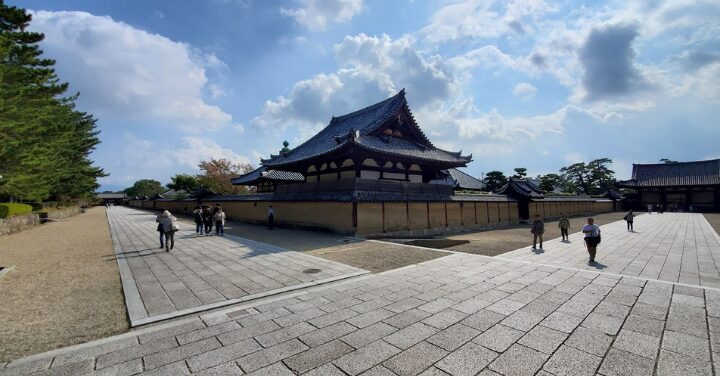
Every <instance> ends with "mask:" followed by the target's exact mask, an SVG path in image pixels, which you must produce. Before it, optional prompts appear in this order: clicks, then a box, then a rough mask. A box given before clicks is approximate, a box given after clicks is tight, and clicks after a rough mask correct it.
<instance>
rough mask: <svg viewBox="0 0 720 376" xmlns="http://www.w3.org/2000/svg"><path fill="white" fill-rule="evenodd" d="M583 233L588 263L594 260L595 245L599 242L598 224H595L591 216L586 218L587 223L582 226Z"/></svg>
mask: <svg viewBox="0 0 720 376" xmlns="http://www.w3.org/2000/svg"><path fill="white" fill-rule="evenodd" d="M582 232H583V234H585V245H586V246H587V250H588V253H589V254H590V263H593V262H595V253H596V252H597V246H598V244H600V226H598V225H596V224H595V220H594V219H593V218H588V219H587V224H586V225H585V226H583V229H582Z"/></svg>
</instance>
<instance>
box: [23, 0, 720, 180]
mask: <svg viewBox="0 0 720 376" xmlns="http://www.w3.org/2000/svg"><path fill="white" fill-rule="evenodd" d="M9 3H11V4H13V5H19V6H23V7H26V8H28V9H31V10H32V12H33V22H32V25H31V29H33V30H36V31H41V32H43V33H45V35H46V38H45V41H43V42H42V48H43V49H44V51H45V52H46V54H47V55H48V56H49V57H52V58H55V59H57V71H58V73H59V75H60V78H61V79H62V80H64V81H67V82H69V83H70V87H71V89H72V90H73V91H74V92H80V99H79V107H80V109H82V110H84V111H89V112H91V113H93V114H95V115H96V116H97V117H98V119H99V122H98V125H99V128H100V130H101V131H102V133H101V135H100V137H101V139H102V144H101V145H100V146H99V147H98V149H97V150H96V151H95V153H94V154H93V158H94V159H95V161H96V162H97V164H98V165H100V166H102V167H103V168H104V169H105V170H106V171H107V172H109V173H110V174H111V175H110V176H109V177H107V178H104V179H103V180H102V183H103V185H104V186H103V188H107V189H121V188H124V187H126V186H128V185H131V184H132V183H133V182H134V181H135V180H137V179H141V178H154V179H158V180H160V181H161V182H163V183H166V182H167V181H168V179H169V177H170V176H172V175H174V174H175V173H179V172H187V173H192V172H195V171H196V165H197V163H198V162H199V161H200V160H204V159H208V158H210V157H215V158H218V157H224V158H229V159H231V160H235V161H239V162H249V163H252V164H255V165H257V164H258V162H259V159H260V157H267V156H268V155H269V154H270V153H276V152H277V150H279V149H280V148H281V147H282V142H283V140H286V139H287V140H288V141H289V142H290V144H291V147H292V146H294V145H298V144H299V143H301V142H303V141H304V140H306V139H307V138H308V137H310V136H312V135H313V134H314V133H315V132H317V131H318V130H319V129H321V128H322V127H323V126H325V125H326V124H327V123H328V121H329V120H330V118H331V117H332V116H333V115H335V116H338V115H342V114H344V113H347V112H351V111H353V110H355V109H359V108H362V107H365V106H367V105H370V104H372V103H375V102H377V101H380V100H382V99H384V98H386V97H388V96H390V95H393V94H395V93H396V92H397V91H398V90H400V89H402V88H405V89H406V91H407V97H408V100H409V103H410V107H411V109H412V111H413V113H414V114H415V117H416V119H417V120H418V122H419V124H420V126H421V127H422V128H423V129H424V130H425V131H426V133H427V134H428V135H429V136H430V138H431V140H432V141H433V142H434V143H435V144H436V145H437V146H439V147H442V148H444V149H450V150H460V149H462V151H463V153H472V154H473V157H474V162H472V163H471V164H470V165H469V166H468V172H469V173H470V174H472V175H476V176H479V175H480V174H481V173H483V172H487V171H490V170H493V169H500V170H502V171H505V172H506V173H510V172H512V169H513V168H514V167H526V168H528V170H529V172H530V173H531V174H532V175H536V174H542V173H549V172H556V171H557V170H558V169H559V168H560V167H562V166H565V165H567V164H570V163H573V162H578V161H588V160H591V159H595V158H600V157H610V158H612V159H613V160H614V161H615V163H614V169H615V171H616V172H617V176H618V177H619V178H627V177H628V176H629V174H630V170H631V167H632V163H634V162H635V163H638V162H655V161H657V160H658V159H660V158H671V159H676V160H697V159H707V158H717V157H720V141H719V140H720V125H718V119H719V118H720V3H718V2H717V1H716V0H709V1H702V0H695V1H690V0H667V1H664V0H654V1H627V0H622V1H609V2H599V1H582V0H578V1H558V2H552V1H542V0H511V1H492V0H485V1H472V0H460V1H448V0H439V1H422V0H408V1H404V0H396V1H385V0H289V1H284V2H280V1H259V0H206V1H199V0H198V1H182V2H179V1H171V0H167V1H134V0H131V1H113V2H111V1H92V0H88V1H77V0H73V1H64V0H52V1H50V0H46V1H36V0H25V1H21V2H20V1H9Z"/></svg>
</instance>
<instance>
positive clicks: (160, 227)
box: [155, 209, 165, 249]
mask: <svg viewBox="0 0 720 376" xmlns="http://www.w3.org/2000/svg"><path fill="white" fill-rule="evenodd" d="M160 210H164V209H160ZM162 215H163V212H162V211H161V212H160V214H158V215H157V217H155V222H157V224H158V225H157V232H158V233H159V234H160V249H163V248H164V247H165V240H164V239H165V230H164V229H163V224H162V222H161V220H162V218H163V216H162Z"/></svg>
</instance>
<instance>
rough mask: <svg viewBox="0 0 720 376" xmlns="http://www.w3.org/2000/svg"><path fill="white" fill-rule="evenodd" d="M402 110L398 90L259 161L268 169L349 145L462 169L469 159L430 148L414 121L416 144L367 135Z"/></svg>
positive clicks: (403, 101) (402, 100)
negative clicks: (285, 150)
mask: <svg viewBox="0 0 720 376" xmlns="http://www.w3.org/2000/svg"><path fill="white" fill-rule="evenodd" d="M405 110H406V111H407V112H408V113H410V110H409V108H408V107H407V101H406V99H405V91H404V90H401V91H400V92H399V93H398V94H396V95H395V96H392V97H390V98H388V99H386V100H384V101H382V102H379V103H376V104H374V105H372V106H369V107H366V108H363V109H362V110H359V111H355V112H352V113H349V114H347V115H343V116H340V117H333V118H332V120H330V124H328V125H327V126H326V127H325V128H324V129H323V130H321V131H320V132H319V133H318V134H316V135H315V136H313V137H312V138H310V139H309V140H307V141H306V142H304V143H303V144H301V145H300V146H298V147H296V148H294V149H292V150H290V151H288V152H286V153H282V154H280V155H272V156H271V157H270V159H264V160H262V161H261V162H262V164H263V165H265V166H268V167H281V166H285V165H289V164H293V163H296V162H300V161H304V160H308V159H314V158H317V157H320V156H323V155H328V154H330V153H333V152H336V151H340V150H342V149H344V148H348V147H352V146H358V147H360V148H364V149H367V150H371V151H374V152H378V153H383V154H390V155H398V156H402V157H408V158H413V159H419V160H427V161H438V162H442V163H446V164H448V165H450V166H464V165H465V164H466V163H468V162H470V161H471V160H472V156H461V155H460V153H452V152H448V151H445V150H441V149H438V148H436V147H435V146H433V144H432V143H431V142H430V140H429V139H428V138H427V136H425V134H424V133H423V132H422V130H420V128H419V127H418V126H417V124H415V121H414V120H412V124H411V126H413V127H414V128H415V130H416V134H417V137H419V139H420V140H419V141H420V144H419V143H415V142H413V141H409V140H406V139H402V138H396V137H381V136H374V135H371V133H373V132H375V131H376V130H378V128H380V127H381V126H382V125H383V124H385V123H386V122H387V121H388V120H390V119H391V118H393V117H394V116H397V115H398V114H400V113H401V111H405ZM411 116H412V115H411Z"/></svg>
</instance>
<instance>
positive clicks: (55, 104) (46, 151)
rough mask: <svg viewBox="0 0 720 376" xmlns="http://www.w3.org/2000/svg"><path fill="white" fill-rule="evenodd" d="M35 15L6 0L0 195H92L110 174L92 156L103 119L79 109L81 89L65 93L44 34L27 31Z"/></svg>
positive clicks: (1, 45) (1, 20)
mask: <svg viewBox="0 0 720 376" xmlns="http://www.w3.org/2000/svg"><path fill="white" fill-rule="evenodd" d="M31 19H32V18H31V16H30V14H28V13H27V12H26V11H25V10H24V9H20V8H17V7H11V6H7V5H5V4H4V2H3V1H0V176H2V178H0V200H13V199H24V200H44V199H47V198H53V199H57V200H64V199H67V198H76V197H83V196H87V195H90V194H92V192H93V191H94V190H95V189H97V188H98V186H99V185H98V184H97V178H99V177H102V176H107V175H106V174H105V173H104V172H103V170H102V169H100V168H98V167H95V166H93V162H92V161H91V160H90V159H89V155H90V153H91V152H92V150H93V149H94V148H95V146H97V145H98V144H99V143H100V140H99V139H98V137H97V136H98V133H99V132H98V131H97V130H96V125H95V123H96V121H97V120H96V119H95V118H94V117H93V116H92V115H90V114H87V113H84V112H80V111H77V110H76V109H75V100H76V99H77V97H78V95H77V94H76V95H71V96H63V95H65V94H66V91H67V89H68V84H67V83H62V82H60V79H59V78H58V77H57V75H56V74H55V70H54V69H53V65H54V64H55V61H54V60H52V59H48V58H44V57H42V56H41V55H42V51H41V50H40V49H39V47H38V43H39V42H40V41H42V40H43V38H44V35H43V34H41V33H34V32H28V31H25V30H26V29H27V26H28V25H29V24H30V21H31Z"/></svg>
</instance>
